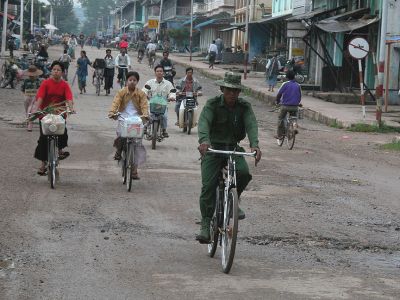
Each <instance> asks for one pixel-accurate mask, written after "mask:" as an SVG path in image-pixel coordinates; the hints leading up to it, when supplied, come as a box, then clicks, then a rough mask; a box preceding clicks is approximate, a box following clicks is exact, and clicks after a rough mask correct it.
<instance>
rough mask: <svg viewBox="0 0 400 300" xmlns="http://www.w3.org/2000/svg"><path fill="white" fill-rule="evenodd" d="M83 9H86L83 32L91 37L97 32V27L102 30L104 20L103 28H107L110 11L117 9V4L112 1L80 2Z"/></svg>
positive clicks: (90, 0)
mask: <svg viewBox="0 0 400 300" xmlns="http://www.w3.org/2000/svg"><path fill="white" fill-rule="evenodd" d="M79 2H80V3H81V4H82V8H84V9H85V15H86V18H87V19H86V21H85V23H84V24H83V27H82V32H83V33H84V34H86V35H90V34H93V33H95V32H96V28H97V26H99V27H100V28H101V20H99V19H100V18H103V19H102V21H103V27H104V28H107V22H108V16H109V15H110V11H111V10H113V9H115V6H116V2H114V1H110V0H80V1H79Z"/></svg>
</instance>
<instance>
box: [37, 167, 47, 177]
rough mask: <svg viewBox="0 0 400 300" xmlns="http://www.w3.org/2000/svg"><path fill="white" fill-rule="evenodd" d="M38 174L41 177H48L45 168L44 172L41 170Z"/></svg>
mask: <svg viewBox="0 0 400 300" xmlns="http://www.w3.org/2000/svg"><path fill="white" fill-rule="evenodd" d="M37 173H38V175H40V176H46V175H47V168H45V169H44V170H43V169H42V168H40V169H39V171H37Z"/></svg>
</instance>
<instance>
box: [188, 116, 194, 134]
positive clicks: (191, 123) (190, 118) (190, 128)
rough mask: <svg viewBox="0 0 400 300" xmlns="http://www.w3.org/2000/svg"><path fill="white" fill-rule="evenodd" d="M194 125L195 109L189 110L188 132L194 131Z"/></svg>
mask: <svg viewBox="0 0 400 300" xmlns="http://www.w3.org/2000/svg"><path fill="white" fill-rule="evenodd" d="M192 125H193V111H188V125H187V134H190V133H191V132H192Z"/></svg>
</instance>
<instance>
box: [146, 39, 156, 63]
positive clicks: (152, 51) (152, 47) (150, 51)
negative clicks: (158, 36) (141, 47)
mask: <svg viewBox="0 0 400 300" xmlns="http://www.w3.org/2000/svg"><path fill="white" fill-rule="evenodd" d="M156 49H157V45H156V44H155V43H154V42H153V41H151V42H150V43H148V44H147V47H146V52H147V57H148V58H149V62H150V58H151V57H153V56H156Z"/></svg>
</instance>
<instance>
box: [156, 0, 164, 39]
mask: <svg viewBox="0 0 400 300" xmlns="http://www.w3.org/2000/svg"><path fill="white" fill-rule="evenodd" d="M163 4H164V0H161V3H160V17H159V18H158V30H157V31H158V32H157V34H158V39H160V29H161V17H162V9H163Z"/></svg>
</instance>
